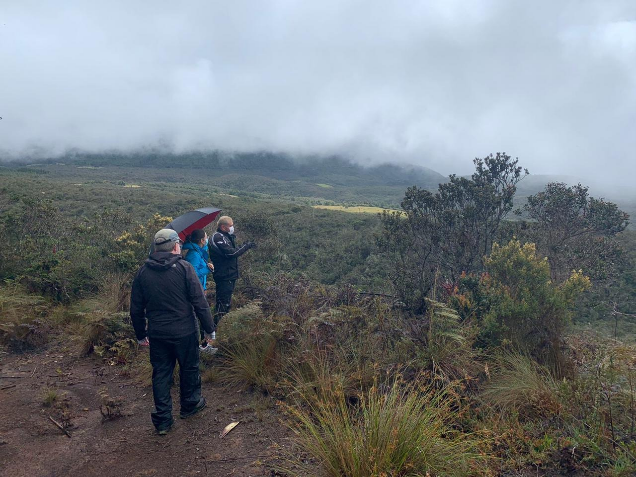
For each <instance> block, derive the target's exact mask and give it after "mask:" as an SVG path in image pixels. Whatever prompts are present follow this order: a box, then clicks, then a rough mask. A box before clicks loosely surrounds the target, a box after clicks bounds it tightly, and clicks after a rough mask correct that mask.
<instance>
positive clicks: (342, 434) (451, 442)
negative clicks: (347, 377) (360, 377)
mask: <svg viewBox="0 0 636 477" xmlns="http://www.w3.org/2000/svg"><path fill="white" fill-rule="evenodd" d="M300 392H301V393H302V390H300ZM290 412H291V414H292V415H293V416H295V417H296V419H297V421H298V426H297V427H296V432H297V435H298V438H299V442H300V445H301V447H302V448H303V449H304V450H305V451H306V452H307V453H308V454H309V455H310V456H311V458H312V460H313V462H311V463H310V464H307V463H306V462H305V461H302V460H300V459H298V461H296V462H294V464H295V466H296V468H298V469H300V470H292V471H289V470H288V472H290V473H291V474H292V475H298V476H301V475H302V476H307V475H316V476H318V475H320V476H328V477H341V476H345V475H346V476H348V477H371V476H381V475H385V476H416V475H422V476H424V475H448V476H463V475H474V472H475V469H476V466H478V465H479V463H480V461H482V460H483V459H482V458H481V457H480V456H479V454H478V453H477V452H476V451H475V449H476V445H477V441H476V439H475V438H474V437H473V436H470V435H467V434H463V433H461V432H459V431H456V430H454V429H453V428H452V426H451V421H452V418H453V412H452V411H451V409H450V407H449V404H448V401H447V400H446V396H445V394H444V393H440V392H434V391H432V390H430V389H424V390H420V389H418V388H417V387H416V386H414V385H405V384H403V383H402V382H401V381H400V380H394V381H393V383H392V384H391V385H390V386H388V388H386V389H382V386H373V387H371V389H370V390H369V391H367V392H365V393H361V394H360V396H359V402H358V403H357V404H356V405H351V404H350V400H349V399H347V397H346V396H345V393H344V392H343V391H342V389H339V390H336V392H334V393H332V394H331V395H324V396H323V397H322V398H318V399H308V400H307V405H306V406H305V407H296V406H294V407H290Z"/></svg>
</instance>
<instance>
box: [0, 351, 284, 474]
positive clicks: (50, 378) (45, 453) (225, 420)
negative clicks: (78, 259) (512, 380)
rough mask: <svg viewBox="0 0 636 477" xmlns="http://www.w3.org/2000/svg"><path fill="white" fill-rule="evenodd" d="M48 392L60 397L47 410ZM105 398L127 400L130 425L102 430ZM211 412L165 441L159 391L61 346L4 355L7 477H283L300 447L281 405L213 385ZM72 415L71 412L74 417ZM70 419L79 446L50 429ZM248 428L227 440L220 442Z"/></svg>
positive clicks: (180, 425) (0, 449)
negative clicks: (157, 427) (288, 457)
mask: <svg viewBox="0 0 636 477" xmlns="http://www.w3.org/2000/svg"><path fill="white" fill-rule="evenodd" d="M47 389H56V390H57V395H58V396H59V398H58V400H57V402H56V403H54V404H53V405H52V406H49V407H47V406H44V405H43V399H44V397H43V396H44V394H45V392H46V390H47ZM100 391H105V392H106V393H107V394H108V395H109V396H110V397H111V398H120V400H121V403H122V404H121V406H120V409H121V412H122V414H123V416H122V417H119V418H116V419H112V420H107V421H106V422H102V413H101V412H100V404H101V403H102V398H101V396H100V394H99V393H100ZM203 395H204V396H205V397H206V398H207V400H208V408H207V409H205V410H204V411H202V412H201V413H200V414H198V415H196V416H192V417H191V418H189V419H185V420H182V419H178V390H177V389H175V388H173V401H174V403H175V408H174V411H173V412H174V414H175V417H176V419H175V426H174V427H173V429H172V431H171V432H170V433H169V434H168V435H167V436H165V437H162V436H158V435H157V434H155V432H154V428H153V426H152V424H151V422H150V412H151V410H152V408H153V404H152V389H151V388H150V386H141V385H139V384H136V382H135V381H134V380H133V379H132V378H130V377H126V376H125V373H123V370H122V367H121V366H108V365H106V364H105V363H103V362H102V361H99V360H97V359H91V358H78V357H74V356H72V355H70V354H69V353H68V352H66V351H64V349H63V348H60V347H56V346H52V347H50V348H48V349H47V350H46V351H43V352H41V353H37V354H21V355H12V354H7V353H1V354H0V475H1V476H11V477H21V476H25V477H26V476H28V477H37V476H47V477H48V476H51V477H52V476H87V477H88V476H100V477H106V476H140V477H141V476H189V475H195V476H196V475H201V476H205V475H214V476H277V475H285V474H279V473H277V472H276V471H275V470H274V469H275V468H276V466H277V465H281V464H284V461H283V457H282V456H283V455H284V454H286V453H288V451H289V449H290V447H289V446H290V445H291V432H290V431H289V429H287V428H286V427H285V425H284V424H283V423H282V422H281V416H280V414H279V413H278V412H277V411H276V409H275V406H273V402H272V400H270V399H268V398H264V397H262V396H260V394H258V393H249V392H244V391H239V390H236V389H229V390H228V389H227V388H224V387H222V386H219V385H211V384H205V383H204V384H203ZM65 409H66V411H65ZM49 416H51V417H53V418H54V419H55V420H56V421H57V422H58V423H61V422H63V420H64V419H65V418H66V419H67V420H68V421H69V422H70V427H69V428H68V430H69V432H70V433H71V438H69V437H67V436H66V435H65V434H64V433H63V432H62V430H60V429H59V428H57V427H56V426H55V424H53V422H51V421H50V420H49ZM233 421H240V424H239V425H238V426H237V427H236V428H235V429H234V430H233V431H231V432H230V434H229V435H228V436H226V437H225V438H223V439H220V438H219V433H220V432H221V431H222V430H223V428H224V427H225V426H226V425H227V424H229V423H230V422H233Z"/></svg>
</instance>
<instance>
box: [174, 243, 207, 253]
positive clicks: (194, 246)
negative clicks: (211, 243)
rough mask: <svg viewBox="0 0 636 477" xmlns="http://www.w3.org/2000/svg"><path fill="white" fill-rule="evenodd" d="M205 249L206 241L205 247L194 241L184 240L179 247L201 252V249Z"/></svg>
mask: <svg viewBox="0 0 636 477" xmlns="http://www.w3.org/2000/svg"><path fill="white" fill-rule="evenodd" d="M207 249H208V245H207V243H206V244H205V247H199V246H198V245H197V244H196V243H193V242H186V243H184V244H183V246H182V247H181V250H195V251H197V252H201V251H204V252H205V251H206V250H207Z"/></svg>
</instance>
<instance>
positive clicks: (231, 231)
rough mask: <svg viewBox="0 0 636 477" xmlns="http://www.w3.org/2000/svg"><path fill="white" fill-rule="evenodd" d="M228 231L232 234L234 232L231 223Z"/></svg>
mask: <svg viewBox="0 0 636 477" xmlns="http://www.w3.org/2000/svg"><path fill="white" fill-rule="evenodd" d="M228 233H229V234H230V235H232V234H233V233H234V226H233V225H232V226H231V227H230V228H229V230H228Z"/></svg>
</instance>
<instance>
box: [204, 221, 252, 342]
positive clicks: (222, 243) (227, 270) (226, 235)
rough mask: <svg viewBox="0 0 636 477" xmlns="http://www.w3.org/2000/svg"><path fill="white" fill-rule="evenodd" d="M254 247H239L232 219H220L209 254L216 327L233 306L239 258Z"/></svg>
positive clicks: (214, 336) (211, 240) (211, 241)
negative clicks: (214, 295)
mask: <svg viewBox="0 0 636 477" xmlns="http://www.w3.org/2000/svg"><path fill="white" fill-rule="evenodd" d="M254 247H256V244H255V243H254V242H247V243H245V244H243V245H241V246H240V247H237V246H236V236H235V235H234V221H233V220H232V217H228V216H227V215H224V216H223V217H221V218H220V219H219V221H218V222H217V230H216V232H215V233H214V234H213V235H212V237H210V239H209V240H208V252H209V254H210V258H211V259H212V263H213V264H214V273H213V277H214V283H215V285H216V305H215V310H214V323H215V325H216V324H218V322H219V321H220V320H221V318H223V315H225V314H226V313H228V312H229V311H230V308H231V306H232V292H234V285H235V284H236V280H237V279H238V278H239V269H238V258H239V257H240V256H241V255H243V254H244V253H245V252H247V251H248V250H249V249H251V248H254ZM213 338H216V333H214V334H213Z"/></svg>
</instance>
